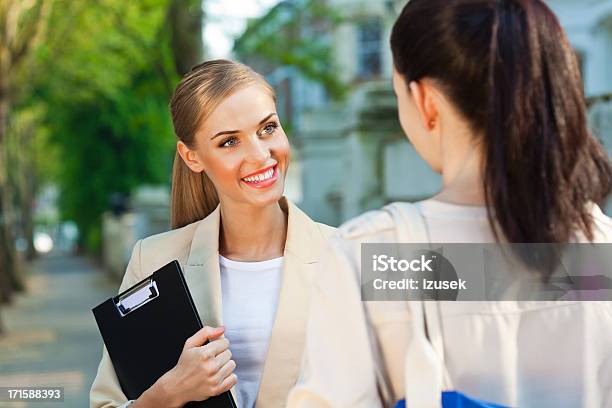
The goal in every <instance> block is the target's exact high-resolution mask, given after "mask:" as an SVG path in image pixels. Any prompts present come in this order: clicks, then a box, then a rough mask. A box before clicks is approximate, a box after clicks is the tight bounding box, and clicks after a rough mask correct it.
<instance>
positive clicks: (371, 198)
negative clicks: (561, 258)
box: [238, 0, 612, 225]
mask: <svg viewBox="0 0 612 408" xmlns="http://www.w3.org/2000/svg"><path fill="white" fill-rule="evenodd" d="M303 3H304V1H299V0H297V1H283V2H280V3H279V5H277V6H276V7H275V8H274V9H273V10H272V11H271V13H278V9H285V10H287V11H286V12H285V13H286V16H287V17H286V18H288V19H291V12H290V10H294V9H295V5H296V4H303ZM325 3H326V5H327V6H329V7H330V8H332V9H333V10H335V11H336V12H337V13H338V14H339V15H340V16H341V18H340V23H339V24H337V25H334V26H333V27H332V28H330V30H329V32H327V33H326V36H327V41H329V44H330V47H331V49H332V52H331V55H333V64H332V65H331V66H332V67H333V69H335V70H337V73H338V75H339V77H340V79H341V80H342V81H343V82H344V83H345V84H347V85H348V92H347V97H346V99H345V100H343V101H342V102H337V101H334V100H333V99H332V98H330V97H328V96H327V95H326V92H325V89H324V88H323V87H322V85H320V84H318V83H316V82H313V81H311V80H308V79H306V78H305V77H304V76H303V75H301V74H300V73H299V71H298V70H296V69H293V68H290V67H287V66H283V65H278V66H275V65H274V64H269V63H268V64H267V65H265V64H261V63H260V62H258V61H257V56H256V55H244V54H243V55H239V58H240V59H242V60H243V61H245V62H246V63H247V64H249V65H252V66H253V67H254V68H255V69H256V70H258V71H260V72H262V73H263V74H264V75H266V77H267V78H268V80H269V81H270V82H271V83H272V84H273V85H274V86H275V87H276V89H277V92H278V99H279V113H280V114H281V118H285V117H289V118H290V120H291V124H292V126H291V133H292V142H293V145H294V150H295V151H296V154H295V157H296V159H295V160H294V163H293V164H292V166H293V169H294V170H293V172H292V173H290V176H291V177H289V183H288V184H289V186H290V188H291V191H292V192H293V193H294V194H295V195H294V197H296V198H297V201H299V203H300V205H301V207H302V208H303V209H304V210H305V211H306V212H308V213H309V214H310V215H311V216H312V217H314V218H315V219H317V220H320V221H322V222H326V223H329V224H332V225H337V224H339V223H341V222H342V221H344V220H346V219H348V218H350V217H353V216H355V215H357V214H359V213H362V212H363V211H365V210H368V209H372V208H377V207H380V206H381V205H384V204H385V203H387V202H391V201H396V200H408V201H414V200H419V199H422V198H425V197H427V196H430V195H432V194H434V193H435V192H436V191H438V190H439V189H440V187H441V179H440V176H439V175H437V174H435V173H434V172H432V171H431V170H430V169H429V167H428V166H427V165H426V164H425V162H424V161H423V160H421V159H420V157H419V156H418V155H417V153H416V151H415V150H414V148H413V147H412V146H411V145H410V143H409V142H408V141H407V139H406V137H405V136H404V135H403V133H402V131H401V129H400V126H399V123H398V120H397V112H396V101H395V96H394V94H393V90H392V86H391V72H392V58H391V54H390V50H389V45H388V42H389V40H388V39H389V36H390V31H391V27H392V25H393V23H394V21H395V19H396V17H397V15H398V13H399V11H400V10H401V8H402V7H403V4H405V1H394V0H326V1H325ZM548 4H549V5H550V6H551V8H552V9H553V10H554V11H555V12H556V14H557V15H558V16H559V18H560V21H561V23H562V25H563V26H564V28H565V29H566V31H567V33H568V36H569V38H570V42H571V43H572V46H573V47H574V48H575V50H576V52H577V55H578V57H579V61H580V65H581V69H582V73H583V77H584V84H585V93H586V96H587V98H588V99H589V101H590V112H589V118H590V121H591V125H592V127H593V129H594V131H595V133H596V134H597V136H598V137H600V138H601V139H602V140H603V141H604V144H605V145H606V146H607V148H608V151H609V152H611V155H612V102H610V95H611V94H612V68H610V67H612V0H588V1H580V2H577V1H573V0H550V1H548ZM308 29H309V27H301V28H300V30H303V31H302V33H303V34H304V35H307V34H308ZM279 33H282V24H281V26H280V27H279ZM249 35H250V34H249V32H248V31H247V32H246V33H245V34H244V35H243V37H242V38H241V39H239V40H238V41H244V40H245V37H247V38H248V36H249ZM607 211H608V213H609V214H610V213H612V206H611V205H610V204H609V205H608V207H607Z"/></svg>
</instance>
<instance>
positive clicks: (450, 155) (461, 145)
mask: <svg viewBox="0 0 612 408" xmlns="http://www.w3.org/2000/svg"><path fill="white" fill-rule="evenodd" d="M456 136H457V137H456V138H446V140H449V139H450V140H449V142H448V143H447V145H443V152H442V154H443V163H444V165H443V168H442V183H443V188H442V191H441V192H440V193H439V194H437V195H436V196H434V199H436V200H439V201H445V202H450V203H453V204H460V205H485V194H484V189H483V180H484V178H483V177H484V176H483V160H482V157H483V155H482V148H481V145H480V144H477V143H475V142H474V140H478V138H477V137H474V135H472V134H469V133H468V132H465V133H464V134H462V135H456Z"/></svg>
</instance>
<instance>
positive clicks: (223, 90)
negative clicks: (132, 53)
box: [170, 60, 276, 229]
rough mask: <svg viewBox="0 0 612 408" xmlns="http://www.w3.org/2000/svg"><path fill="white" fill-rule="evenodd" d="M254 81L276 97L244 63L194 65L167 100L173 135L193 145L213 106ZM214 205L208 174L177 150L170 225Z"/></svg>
mask: <svg viewBox="0 0 612 408" xmlns="http://www.w3.org/2000/svg"><path fill="white" fill-rule="evenodd" d="M253 83H259V84H260V85H262V86H263V87H264V88H265V89H266V90H267V91H268V92H269V93H270V95H271V96H272V98H273V99H274V100H275V101H276V97H275V95H274V90H273V89H272V87H271V86H270V85H269V84H268V83H267V82H266V81H265V79H263V77H261V76H260V75H259V74H257V73H256V72H255V71H253V70H252V69H251V68H249V67H247V66H246V65H244V64H240V63H238V62H233V61H228V60H212V61H206V62H203V63H202V64H200V65H197V66H195V67H193V69H192V70H191V72H189V73H187V75H185V77H184V78H183V79H182V80H181V82H180V83H179V84H178V85H177V87H176V89H175V90H174V94H173V95H172V99H171V100H170V113H171V114H172V125H173V126H174V133H175V134H176V137H177V138H178V139H179V140H181V141H182V142H183V143H185V144H186V145H187V147H189V148H190V149H194V148H196V141H195V135H196V133H197V131H198V129H200V127H201V126H202V123H204V121H205V120H206V119H207V118H208V116H209V115H210V114H211V113H212V112H213V111H214V110H215V108H216V107H217V106H219V104H220V103H221V102H222V101H223V100H224V99H225V98H227V97H228V96H230V95H231V94H233V93H234V92H236V91H237V90H238V89H240V88H243V87H246V86H248V85H251V84H253ZM217 205H219V196H218V194H217V190H216V188H215V186H214V184H213V183H212V181H211V180H210V178H209V177H208V176H207V175H206V174H205V173H203V172H202V173H196V172H194V171H192V170H191V169H190V168H189V167H187V165H186V164H185V162H184V161H183V159H182V158H181V156H180V155H179V154H178V152H177V153H176V155H175V156H174V168H173V170H172V202H171V209H170V211H171V223H172V228H173V229H175V228H180V227H184V226H185V225H187V224H191V223H192V222H195V221H199V220H201V219H203V218H206V217H207V216H208V215H209V214H210V213H211V212H213V210H214V209H215V208H216V207H217Z"/></svg>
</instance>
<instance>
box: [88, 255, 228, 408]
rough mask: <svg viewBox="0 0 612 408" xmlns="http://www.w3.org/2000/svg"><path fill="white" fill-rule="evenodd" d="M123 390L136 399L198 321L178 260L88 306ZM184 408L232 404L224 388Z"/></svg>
mask: <svg viewBox="0 0 612 408" xmlns="http://www.w3.org/2000/svg"><path fill="white" fill-rule="evenodd" d="M92 312H93V314H94V317H95V318H96V323H97V324H98V328H99V329H100V333H101V334H102V338H103V340H104V344H105V345H106V349H107V350H108V354H109V356H110V358H111V360H112V362H113V366H114V368H115V372H116V374H117V378H118V379H119V383H120V384H121V388H122V390H123V392H124V394H125V395H126V396H127V397H128V399H130V400H135V399H137V398H138V397H139V396H140V395H141V394H142V393H143V392H144V391H146V390H147V389H148V388H149V387H151V386H152V385H153V384H154V383H155V381H157V379H159V378H160V377H161V376H162V375H163V374H164V373H166V372H167V371H168V370H170V369H171V368H173V367H174V366H175V365H176V363H177V362H178V359H179V356H180V355H181V351H182V350H183V346H184V344H185V341H186V340H187V339H188V338H189V337H191V336H192V335H193V334H195V333H196V332H197V331H198V330H200V329H201V328H202V327H203V325H202V321H201V319H200V315H199V314H198V312H197V310H196V307H195V304H194V303H193V299H192V297H191V293H190V292H189V288H188V287H187V283H186V282H185V277H184V276H183V272H182V270H181V267H180V265H179V263H178V262H177V261H173V262H170V263H169V264H167V265H166V266H164V267H162V268H161V269H159V270H157V271H156V272H154V273H153V274H152V275H151V276H149V277H147V278H146V279H143V280H142V281H140V282H138V283H137V284H136V285H134V286H132V287H131V288H129V289H127V290H125V291H123V292H121V293H120V294H118V295H117V296H115V297H112V298H110V299H108V300H106V301H105V302H103V303H101V304H100V305H98V306H96V307H95V308H93V309H92ZM185 407H189V408H196V407H197V408H236V404H235V402H234V399H233V398H232V395H231V393H230V392H229V391H227V392H224V393H223V394H220V395H218V396H216V397H211V398H208V399H206V400H204V401H195V402H189V403H187V404H186V405H185Z"/></svg>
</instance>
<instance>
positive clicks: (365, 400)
mask: <svg viewBox="0 0 612 408" xmlns="http://www.w3.org/2000/svg"><path fill="white" fill-rule="evenodd" d="M340 241H341V240H340V239H339V238H332V239H331V240H330V241H329V245H328V246H327V249H326V250H325V251H324V256H322V257H321V259H322V264H321V269H320V270H319V272H318V273H317V277H316V279H315V283H314V285H313V294H312V299H311V308H310V315H309V320H308V330H307V334H306V346H305V351H304V353H305V354H304V358H303V362H302V372H301V374H300V378H299V379H298V384H297V385H296V386H295V387H294V388H293V389H292V390H291V392H290V394H289V397H288V400H287V406H288V407H289V408H313V407H334V408H344V407H352V408H360V407H363V408H377V407H381V406H382V404H383V403H382V402H381V399H380V398H379V394H378V388H377V380H376V373H375V368H376V367H375V361H374V358H373V356H372V353H371V347H370V340H369V333H368V325H367V319H366V317H365V315H364V308H363V304H362V302H361V292H360V286H359V273H358V269H356V268H358V266H357V265H356V262H358V260H356V259H353V258H354V257H353V256H347V254H346V253H345V252H344V251H343V250H342V245H343V244H342V243H341V242H340ZM346 244H347V243H345V244H344V245H346Z"/></svg>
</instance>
